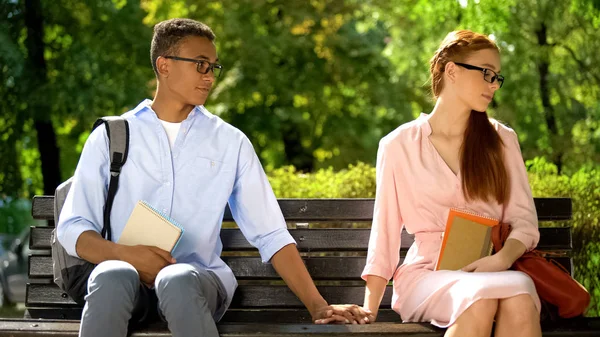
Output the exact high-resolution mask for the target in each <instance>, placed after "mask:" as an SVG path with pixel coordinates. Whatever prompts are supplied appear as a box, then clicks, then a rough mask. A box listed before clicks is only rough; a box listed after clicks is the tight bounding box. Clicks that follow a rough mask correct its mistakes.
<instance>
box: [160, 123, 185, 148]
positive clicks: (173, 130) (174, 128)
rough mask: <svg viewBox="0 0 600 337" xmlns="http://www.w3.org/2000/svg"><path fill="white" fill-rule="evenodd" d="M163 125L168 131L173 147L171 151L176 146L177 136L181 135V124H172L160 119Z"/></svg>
mask: <svg viewBox="0 0 600 337" xmlns="http://www.w3.org/2000/svg"><path fill="white" fill-rule="evenodd" d="M159 120H160V122H161V123H162V125H163V127H164V128H165V131H167V137H168V138H169V145H171V149H173V144H175V139H177V134H178V133H179V128H181V122H180V123H171V122H165V121H163V120H162V119H159Z"/></svg>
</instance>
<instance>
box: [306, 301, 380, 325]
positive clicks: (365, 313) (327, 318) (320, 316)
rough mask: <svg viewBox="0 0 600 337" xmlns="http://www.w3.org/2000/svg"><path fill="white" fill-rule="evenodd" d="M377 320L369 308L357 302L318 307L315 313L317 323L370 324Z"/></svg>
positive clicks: (314, 318) (314, 320)
mask: <svg viewBox="0 0 600 337" xmlns="http://www.w3.org/2000/svg"><path fill="white" fill-rule="evenodd" d="M374 321H375V316H374V315H373V314H372V313H371V311H370V310H369V309H364V308H362V307H360V306H358V305H356V304H334V305H327V306H323V307H320V308H317V310H316V311H315V313H314V314H313V322H315V323H316V324H328V323H342V324H343V323H346V324H368V323H372V322H374Z"/></svg>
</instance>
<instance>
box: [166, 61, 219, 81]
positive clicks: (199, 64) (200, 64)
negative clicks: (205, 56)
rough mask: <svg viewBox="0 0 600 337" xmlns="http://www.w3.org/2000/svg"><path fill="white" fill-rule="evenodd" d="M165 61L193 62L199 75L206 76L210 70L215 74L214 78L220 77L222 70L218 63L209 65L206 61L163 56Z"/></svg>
mask: <svg viewBox="0 0 600 337" xmlns="http://www.w3.org/2000/svg"><path fill="white" fill-rule="evenodd" d="M163 57H164V58H166V59H171V60H176V61H184V62H193V63H196V70H197V71H198V72H199V73H200V74H203V75H204V74H208V72H209V71H211V70H212V72H213V74H215V77H216V78H219V76H221V71H222V70H223V66H222V65H220V64H218V63H210V62H208V61H206V60H196V59H188V58H185V57H179V56H163Z"/></svg>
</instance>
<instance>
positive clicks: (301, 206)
mask: <svg viewBox="0 0 600 337" xmlns="http://www.w3.org/2000/svg"><path fill="white" fill-rule="evenodd" d="M277 201H278V202H279V207H280V208H281V211H282V213H283V216H284V218H285V219H286V221H299V222H308V221H371V220H372V218H373V204H374V200H373V199H278V200H277ZM534 202H535V207H536V210H537V214H538V219H539V220H540V221H555V220H569V219H571V214H572V205H571V199H569V198H534ZM32 215H33V218H34V219H39V220H52V219H53V218H54V197H53V196H35V197H34V198H33V202H32ZM224 220H226V221H233V218H232V216H231V211H230V210H229V207H227V208H226V210H225V215H224Z"/></svg>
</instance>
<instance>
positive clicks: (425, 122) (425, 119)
mask: <svg viewBox="0 0 600 337" xmlns="http://www.w3.org/2000/svg"><path fill="white" fill-rule="evenodd" d="M430 117H431V116H430V115H429V114H426V113H423V112H421V114H420V115H419V118H417V121H418V123H419V126H420V127H421V130H422V131H423V134H424V135H425V136H430V135H431V133H432V132H433V130H432V129H431V124H429V118H430Z"/></svg>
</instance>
